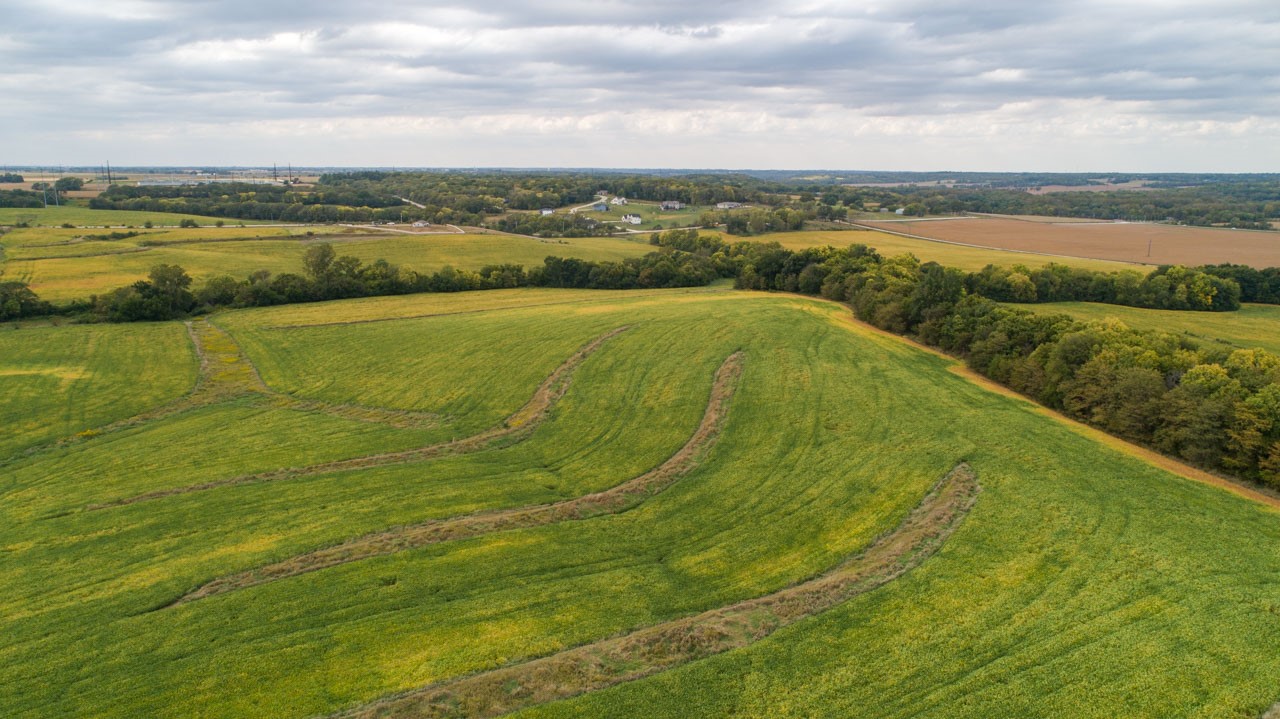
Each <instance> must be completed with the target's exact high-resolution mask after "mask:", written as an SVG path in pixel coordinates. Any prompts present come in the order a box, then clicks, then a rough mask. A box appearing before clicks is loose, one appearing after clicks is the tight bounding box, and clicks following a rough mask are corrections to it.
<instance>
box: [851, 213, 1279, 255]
mask: <svg viewBox="0 0 1280 719" xmlns="http://www.w3.org/2000/svg"><path fill="white" fill-rule="evenodd" d="M863 224H864V225H866V226H867V227H874V228H876V229H881V230H887V231H890V232H901V233H904V234H908V235H912V236H914V237H918V238H922V239H931V240H939V241H942V242H958V243H963V244H968V245H974V246H978V247H989V248H992V249H1003V250H1013V251H1016V252H1031V253H1041V254H1048V255H1061V256H1066V257H1087V258H1093V259H1100V260H1117V261H1120V262H1144V263H1148V264H1153V265H1166V264H1168V265H1205V264H1216V263H1221V262H1234V263H1238V264H1244V265H1252V266H1254V267H1274V266H1280V234H1274V233H1271V232H1258V231H1252V230H1228V229H1218V228H1207V227H1179V226H1176V225H1157V224H1145V223H1124V222H1099V223H1097V224H1093V223H1083V222H1074V223H1063V224H1058V223H1046V222H1026V221H1022V220H1013V219H996V218H989V217H980V218H979V217H975V218H965V219H955V220H922V221H914V222H913V221H909V220H908V221H898V222H865V223H863ZM1148 243H1150V248H1151V254H1150V256H1148V254H1147V247H1148Z"/></svg>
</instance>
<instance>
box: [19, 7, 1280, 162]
mask: <svg viewBox="0 0 1280 719" xmlns="http://www.w3.org/2000/svg"><path fill="white" fill-rule="evenodd" d="M15 1H16V2H17V3H19V4H17V5H16V8H15V9H14V10H13V11H11V12H9V13H7V15H8V16H7V17H6V23H5V27H3V28H0V62H3V63H4V65H5V67H6V68H7V72H6V73H5V74H4V75H0V91H3V92H4V94H5V96H6V98H7V100H6V102H7V107H8V108H10V109H14V110H16V111H13V112H9V113H3V114H0V136H3V137H18V136H21V137H23V138H24V141H23V142H22V143H10V144H8V145H0V153H5V154H7V155H8V156H5V157H0V161H4V162H7V163H9V164H18V163H24V162H41V161H45V159H46V157H47V156H48V155H49V154H51V153H57V154H58V155H60V156H61V157H63V158H66V156H67V154H68V153H78V154H82V155H83V157H84V159H85V160H86V161H94V162H96V161H98V158H101V157H104V156H110V157H112V158H114V160H115V161H116V162H121V163H129V162H144V160H143V159H140V158H146V159H145V162H151V163H154V162H159V163H168V162H182V163H188V162H198V163H206V164H218V163H232V162H237V163H243V162H255V161H256V162H267V161H270V159H269V158H265V157H260V158H258V159H256V160H255V158H254V157H250V156H247V155H249V154H252V153H262V152H270V153H273V154H279V153H286V154H290V155H292V156H293V157H292V159H293V160H294V161H295V162H296V163H299V164H300V163H308V164H336V163H339V162H342V163H354V164H366V165H367V164H396V165H440V164H463V165H511V164H517V163H515V162H514V161H513V160H512V159H511V158H513V157H521V158H527V159H526V160H525V161H527V162H529V163H530V164H534V165H540V166H548V165H602V166H610V165H612V166H618V165H628V166H635V165H645V164H663V165H698V166H725V167H744V166H753V165H754V166H762V165H766V164H777V163H779V162H782V163H783V164H785V165H788V166H792V167H798V166H800V165H802V164H804V165H822V166H826V167H846V168H857V167H872V166H875V167H882V168H891V167H896V166H905V165H907V164H910V165H912V166H915V167H918V168H928V167H935V168H936V167H950V168H955V169H965V168H966V167H974V168H991V167H992V166H993V165H992V164H983V163H996V164H999V163H1005V165H1004V166H1005V167H1006V169H1046V170H1048V169H1065V165H1063V164H1062V163H1067V164H1075V163H1077V162H1079V161H1082V160H1084V159H1088V158H1096V159H1098V160H1099V161H1105V162H1104V165H1103V166H1106V167H1110V168H1121V169H1146V168H1145V166H1144V165H1143V163H1147V164H1150V163H1152V162H1153V158H1154V157H1155V155H1153V154H1152V153H1150V152H1148V151H1147V150H1146V149H1145V148H1150V147H1153V146H1156V145H1161V144H1163V146H1164V147H1165V148H1166V149H1169V148H1172V147H1173V146H1174V145H1177V146H1178V147H1177V148H1176V149H1171V150H1169V151H1168V152H1167V156H1168V157H1169V158H1171V159H1175V160H1178V161H1181V162H1183V163H1185V164H1186V165H1187V167H1188V168H1189V169H1190V167H1191V165H1197V167H1204V166H1211V168H1210V169H1221V170H1232V169H1253V170H1256V169H1274V166H1275V165H1276V164H1277V161H1278V160H1280V149H1277V148H1278V146H1277V144H1276V143H1275V142H1274V140H1275V137H1276V134H1277V129H1276V123H1277V118H1280V76H1277V74H1276V73H1275V71H1274V68H1275V67H1280V45H1278V44H1277V43H1275V42H1274V39H1273V38H1274V37H1276V36H1277V35H1276V33H1277V30H1280V25H1278V23H1280V10H1278V9H1277V8H1278V7H1280V6H1276V5H1274V4H1273V3H1270V2H1246V1H1237V2H1215V3H1211V2H1208V1H1207V0H1206V1H1204V2H1193V1H1190V0H1184V1H1181V2H1179V3H1178V4H1176V5H1171V4H1169V3H1156V2H1153V1H1150V2H1143V1H1137V0H1126V1H1124V2H1101V0H1080V1H1076V2H1063V3H1050V4H1041V3H1024V2H1021V1H1020V0H1017V1H1015V0H998V1H997V0H993V1H992V2H988V3H983V4H981V5H980V6H975V5H974V4H973V3H972V2H968V1H967V0H895V2H892V3H890V2H881V1H880V0H875V1H874V2H862V3H857V4H850V3H847V2H834V1H821V0H815V1H813V2H806V3H783V2H781V1H780V0H774V1H766V0H739V1H738V2H732V3H731V2H728V1H727V0H724V1H714V0H713V1H710V2H703V3H696V4H694V3H688V2H679V3H677V2H675V1H674V0H659V1H657V2H651V3H648V4H645V5H637V4H628V5H619V4H611V3H599V2H588V1H587V0H551V1H550V2H546V3H539V4H538V6H537V7H530V6H529V5H527V4H525V3H516V2H514V1H510V2H507V1H504V0H494V1H493V2H488V3H485V5H484V7H482V8H480V9H476V7H474V6H473V5H470V4H468V5H465V6H464V5H463V4H461V3H457V2H417V3H395V4H386V5H375V6H367V5H355V4H351V3H337V2H319V1H312V2H302V1H301V0H287V1H285V2H280V3H263V2H261V0H220V1H219V2H210V1H205V0H190V1H186V2H179V1H178V0H169V1H161V0H154V1H151V2H143V1H142V0H124V1H117V2H109V3H89V2H88V0H71V1H70V3H69V4H68V3H63V4H61V6H60V7H62V8H71V9H72V10H75V11H76V12H77V13H79V14H74V13H73V14H68V15H58V16H57V17H56V22H54V21H52V20H50V18H49V17H48V13H47V12H46V9H45V6H44V5H36V4H34V3H33V2H30V0H15ZM80 11H83V12H82V13H81V12H80ZM33 47H38V48H41V52H40V53H38V54H33V53H32V52H31V48H33ZM1228 49H1229V51H1228ZM192 138H200V141H199V142H198V143H196V142H193V141H192ZM440 142H447V143H448V145H449V146H448V148H445V149H442V148H440V147H438V146H436V145H434V144H433V143H440ZM521 143H524V144H523V145H522V144H521ZM877 143H879V144H877ZM1091 143H1092V144H1091ZM886 144H888V145H891V147H886V146H885V145H886ZM1067 145H1069V146H1071V148H1072V151H1071V152H1066V151H1065V149H1064V146H1067ZM642 147H647V148H650V149H649V150H647V151H645V152H644V153H643V154H639V155H637V149H638V148H642ZM1015 147H1016V148H1017V153H1013V148H1015ZM1095 147H1096V148H1099V151H1095V150H1094V149H1093V148H1095ZM1101 148H1105V150H1106V152H1105V154H1104V153H1102V152H1101V151H1100V149H1101ZM1195 153H1201V154H1198V155H1197V154H1195ZM441 157H447V158H449V161H448V162H444V161H442V160H440V159H439V158H441ZM362 158H363V159H362ZM1157 159H1158V160H1159V162H1164V161H1165V160H1164V159H1163V158H1157ZM784 160H785V162H784ZM872 160H875V161H876V162H874V163H873V162H872ZM930 160H932V161H930ZM965 163H969V164H968V165H966V164H965ZM1009 163H1016V164H1012V165H1010V164H1009ZM1054 163H1059V164H1054ZM1162 169H1168V168H1167V167H1164V166H1163V165H1162ZM1175 169H1176V168H1175Z"/></svg>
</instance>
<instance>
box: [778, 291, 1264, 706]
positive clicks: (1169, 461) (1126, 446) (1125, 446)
mask: <svg viewBox="0 0 1280 719" xmlns="http://www.w3.org/2000/svg"><path fill="white" fill-rule="evenodd" d="M790 294H791V296H793V297H796V298H798V299H806V300H810V301H813V302H820V303H823V304H830V305H833V306H835V307H838V308H839V309H841V310H843V311H842V312H840V313H838V315H839V318H840V320H842V321H844V322H847V323H848V324H850V325H853V326H854V327H857V328H859V329H863V330H866V331H868V332H871V333H873V334H876V335H880V336H882V337H887V338H890V339H893V340H896V341H898V342H900V343H902V344H905V345H909V346H911V347H914V348H916V349H918V350H922V351H924V352H928V353H929V354H932V355H934V356H936V357H941V358H942V359H945V360H947V362H948V363H949V366H948V367H947V370H948V371H949V372H951V373H952V374H954V375H957V376H959V377H963V378H964V379H966V380H968V381H969V382H971V383H973V384H975V385H978V386H979V387H982V388H983V389H986V390H988V391H991V392H994V393H996V394H999V395H1003V396H1005V397H1010V398H1012V399H1016V400H1019V401H1020V402H1022V403H1023V404H1024V406H1025V407H1026V408H1027V409H1030V410H1031V411H1033V412H1036V413H1038V414H1042V415H1044V416H1046V417H1049V418H1051V419H1054V420H1057V421H1058V422H1060V423H1062V424H1064V425H1066V426H1067V427H1068V428H1070V429H1072V430H1074V431H1075V432H1076V434H1079V435H1081V436H1084V437H1087V438H1089V439H1091V440H1094V441H1096V442H1098V443H1100V444H1104V445H1106V446H1108V447H1110V448H1112V449H1115V450H1117V451H1120V452H1123V453H1125V454H1128V455H1129V456H1131V457H1134V458H1136V459H1138V460H1141V461H1143V462H1146V463H1147V464H1150V465H1153V466H1155V467H1157V468H1159V469H1163V470H1165V471H1167V472H1170V473H1171V474H1175V475H1177V476H1179V477H1182V478H1183V479H1188V480H1191V481H1193V482H1199V483H1201V484H1207V485H1210V486H1213V487H1217V488H1218V489H1222V490H1226V491H1227V492H1230V493H1232V494H1235V495H1237V496H1239V497H1243V498H1244V499H1248V500H1252V501H1254V502H1257V503H1259V504H1263V505H1265V506H1267V507H1271V508H1274V509H1280V496H1276V495H1273V494H1270V493H1268V492H1265V491H1262V490H1260V489H1255V488H1253V487H1250V486H1248V485H1246V484H1243V483H1241V482H1237V481H1235V480H1233V479H1229V478H1227V477H1223V476H1220V475H1217V474H1213V473H1212V472H1209V471H1207V470H1203V469H1200V468H1199V467H1195V466H1192V465H1190V464H1187V463H1185V462H1182V461H1180V460H1178V459H1176V458H1174V457H1170V456H1167V455H1164V454H1161V453H1159V452H1157V451H1155V450H1153V449H1148V448H1146V447H1143V446H1142V445H1139V444H1134V443H1133V442H1130V441H1128V440H1126V439H1122V438H1120V437H1116V436H1115V435H1112V434H1108V433H1106V432H1104V431H1102V430H1100V429H1098V428H1096V427H1090V426H1089V425H1087V424H1085V423H1083V422H1081V421H1079V420H1076V419H1072V418H1071V417H1068V416H1066V415H1065V414H1062V413H1061V412H1058V411H1056V410H1053V409H1050V408H1048V407H1045V406H1044V405H1042V404H1040V403H1039V402H1036V401H1035V400H1032V399H1031V398H1030V397H1026V396H1024V395H1021V394H1018V393H1017V392H1015V391H1014V390H1012V389H1010V388H1008V387H1005V386H1004V385H1002V384H1000V383H999V382H996V381H995V380H993V379H990V378H988V377H984V376H982V375H981V374H979V373H978V372H976V371H975V370H973V369H971V368H969V366H968V365H966V364H964V361H963V360H960V359H959V358H956V357H952V356H951V355H949V354H947V353H945V352H943V351H941V350H938V349H935V348H933V347H930V346H928V345H926V344H923V343H921V342H917V341H916V340H914V339H911V338H910V337H904V336H902V335H898V334H894V333H893V332H890V331H888V330H882V329H880V328H879V327H876V326H875V325H872V324H869V323H867V322H863V321H862V320H860V319H858V318H857V317H855V316H854V315H853V313H852V310H850V308H849V307H848V306H847V305H844V304H842V303H840V302H836V301H835V300H828V299H823V298H820V297H810V296H808V295H800V294H794V293H790ZM1275 719H1280V715H1278V716H1277V717H1275Z"/></svg>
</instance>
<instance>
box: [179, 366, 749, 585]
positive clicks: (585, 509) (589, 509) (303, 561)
mask: <svg viewBox="0 0 1280 719" xmlns="http://www.w3.org/2000/svg"><path fill="white" fill-rule="evenodd" d="M743 362H744V356H743V353H742V351H741V350H739V351H737V352H734V353H733V354H731V355H729V356H728V357H727V358H725V360H724V362H723V363H721V365H720V366H719V368H717V369H716V372H715V376H714V379H713V381H712V385H711V392H710V396H708V398H707V406H706V409H705V410H704V412H703V415H702V420H701V421H700V422H699V423H698V426H697V428H696V429H695V430H694V432H693V434H692V435H691V436H690V437H689V439H688V441H687V442H685V443H684V445H682V446H681V447H680V449H678V450H676V452H675V453H674V454H673V455H671V457H669V458H668V459H667V460H666V461H664V462H663V463H662V464H660V465H658V466H657V467H655V468H653V469H651V470H649V471H648V472H645V473H644V474H641V475H639V476H636V477H633V478H632V479H629V480H627V481H626V482H623V483H622V484H618V485H615V486H614V487H612V488H610V489H606V490H603V491H600V492H593V493H591V494H586V495H583V496H580V497H575V498H573V499H567V500H562V501H559V502H552V503H548V504H538V505H531V506H524V507H513V508H510V509H500V510H491V511H484V512H478V513H475V514H470V515H465V516H461V517H450V518H445V519H436V520H430V521H427V522H422V523H419V524H411V525H407V526H403V527H395V528H392V529H388V530H383V531H380V532H375V533H372V534H367V535H365V536H362V537H357V538H355V539H351V540H348V541H346V542H342V543H340V544H336V545H331V546H328V547H324V548H322V549H317V550H315V551H312V552H307V553H305V554H300V555H297V556H295V557H291V558H289V559H285V560H283V561H279V562H274V563H272V564H268V565H265V566H261V567H258V568H256V569H251V570H248V571H244V572H238V573H236V574H231V575H227V576H225V577H220V578H218V579H214V580H212V581H210V582H208V583H206V584H203V585H201V586H200V587H198V588H197V589H195V590H193V591H191V592H189V593H187V594H184V595H183V596H182V597H180V598H178V599H177V600H176V601H174V602H173V603H172V604H170V605H168V606H176V605H180V604H186V603H188V602H192V601H195V600H197V599H203V598H205V597H211V596H215V595H218V594H225V593H227V592H230V591H234V590H237V589H245V588H248V587H253V586H257V585H259V584H266V583H268V582H274V581H277V580H280V579H286V578H289V577H295V576H298V575H301V574H306V573H308V572H314V571H319V570H321V569H327V568H329V567H335V566H338V565H341V564H347V563H349V562H355V561H360V560H363V559H370V558H373V557H379V556H384V555H388V554H395V553H398V552H402V551H407V550H410V549H416V548H418V547H425V546H427V545H430V544H437V543H440V542H450V541H456V540H460V539H469V538H472V537H477V536H481V535H485V534H492V533H495V532H505V531H511V530H515V529H526V528H530V527H540V526H543V525H548V524H556V523H559V522H567V521H576V520H582V519H590V518H593V517H599V516H606V515H613V514H620V513H622V512H625V511H628V510H630V509H633V508H635V507H636V506H638V505H639V504H641V503H642V502H644V501H645V500H647V499H648V498H649V497H652V496H655V495H657V494H659V493H660V492H662V491H664V490H665V489H667V488H668V487H670V486H671V485H673V484H675V483H676V482H677V481H679V480H680V479H682V478H683V477H685V476H687V475H688V474H689V473H690V472H692V471H693V470H695V469H697V467H698V466H699V465H700V464H701V463H702V460H703V459H704V458H705V457H706V456H707V454H708V453H709V452H710V451H711V449H712V448H713V447H714V446H715V445H716V442H717V440H718V439H719V436H720V431H721V429H722V427H723V425H724V421H725V419H726V417H727V415H728V411H729V404H730V402H731V401H732V399H733V396H734V394H735V393H736V391H737V386H738V381H739V379H740V377H741V375H742V365H743Z"/></svg>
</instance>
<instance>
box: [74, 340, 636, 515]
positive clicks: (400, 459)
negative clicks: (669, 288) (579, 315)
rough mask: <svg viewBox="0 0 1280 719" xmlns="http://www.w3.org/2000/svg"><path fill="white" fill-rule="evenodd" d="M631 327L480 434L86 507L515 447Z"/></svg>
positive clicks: (568, 363) (558, 372)
mask: <svg viewBox="0 0 1280 719" xmlns="http://www.w3.org/2000/svg"><path fill="white" fill-rule="evenodd" d="M629 328H630V325H624V326H622V327H618V328H616V329H613V330H610V331H608V332H605V333H604V334H602V335H600V336H599V337H596V338H595V339H593V340H591V341H590V342H588V343H587V344H585V345H583V346H582V347H581V348H579V349H578V351H577V352H575V353H574V354H573V355H571V356H570V357H569V358H568V359H567V360H565V361H564V362H563V363H562V364H561V365H560V366H559V367H557V368H556V369H555V370H554V371H552V373H551V374H550V375H549V376H548V377H547V378H546V379H545V380H543V382H542V384H540V385H539V386H538V388H537V389H536V390H534V393H533V396H532V397H530V398H529V401H528V402H526V403H525V404H524V406H523V407H521V408H520V409H518V410H516V411H515V412H514V413H512V414H511V415H510V416H508V417H507V418H506V419H505V420H503V421H502V422H501V423H500V424H499V425H498V426H496V427H492V428H490V429H487V430H483V431H481V432H480V433H478V434H474V435H471V436H470V437H464V438H462V439H455V440H450V441H448V442H440V443H437V444H431V445H427V446H426V447H417V448H415V449H408V450H403V451H399V452H383V453H379V454H371V455H366V456H364V457H354V458H350V459H339V460H333V461H329V462H320V463H317V464H312V465H307V466H303V467H287V468H283V469H274V470H269V471H266V472H257V473H254V474H243V475H239V476H236V477H229V478H225V479H217V480H213V481H209V482H201V483H199V484H192V485H187V486H184V487H169V488H167V489H158V490H155V491H151V492H144V493H142V494H138V495H134V496H132V497H125V498H121V499H116V500H112V501H109V502H101V503H97V504H91V505H88V506H86V507H84V511H98V510H103V509H109V508H112V507H121V506H125V505H129V504H137V503H139V502H148V501H151V500H156V499H162V498H164V497H172V496H175V495H179V494H191V493H194V492H203V491H206V490H210V489H217V488H220V487H230V486H235V485H240V484H256V483H260V482H271V481H277V480H283V479H295V478H298V477H310V476H314V475H317V474H331V473H334V472H343V471H349V470H355V469H366V468H369V467H383V466H387V465H392V464H407V463H410V462H418V461H423V460H428V459H435V458H437V457H443V456H446V455H458V454H469V453H471V452H477V451H480V450H483V449H489V448H493V447H497V446H499V445H502V446H510V445H511V444H514V443H516V442H520V441H523V440H524V439H525V438H527V437H528V436H529V435H530V434H532V432H533V430H534V429H535V428H536V427H537V426H538V425H539V424H541V423H542V421H543V420H545V419H546V418H547V417H548V416H549V415H550V413H551V410H552V409H553V408H554V407H555V405H556V403H557V401H558V400H559V399H560V398H561V397H563V396H564V394H565V392H567V391H568V390H569V384H570V382H571V380H572V379H573V373H574V371H575V370H577V368H578V366H579V365H581V364H582V363H583V362H584V361H586V359H587V358H588V357H590V356H591V355H592V354H593V353H594V352H595V351H596V350H598V349H599V348H600V347H601V346H602V345H604V344H605V343H606V342H607V341H608V340H610V339H611V338H613V337H615V336H617V335H619V334H621V333H622V332H625V331H626V330H627V329H629Z"/></svg>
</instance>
